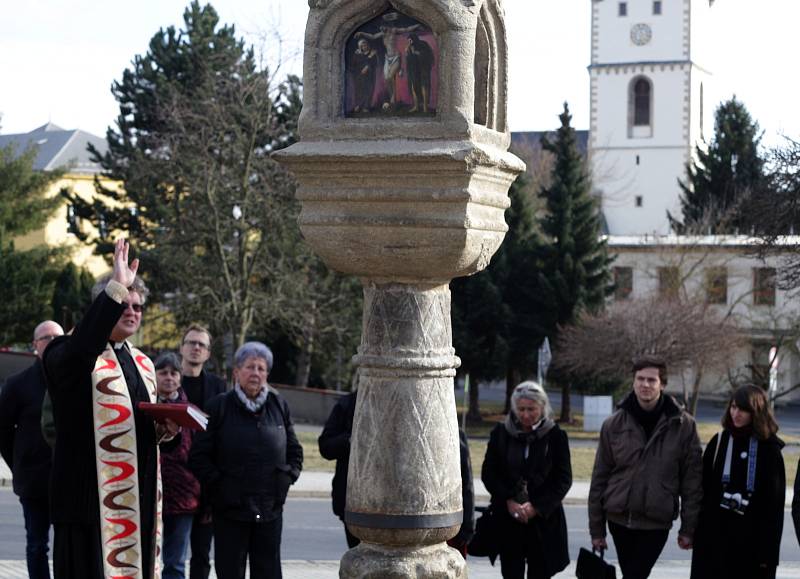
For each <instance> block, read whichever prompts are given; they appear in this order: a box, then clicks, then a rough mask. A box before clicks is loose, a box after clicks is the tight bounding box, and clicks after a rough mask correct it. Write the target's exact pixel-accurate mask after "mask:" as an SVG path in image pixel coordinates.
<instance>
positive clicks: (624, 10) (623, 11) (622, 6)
mask: <svg viewBox="0 0 800 579" xmlns="http://www.w3.org/2000/svg"><path fill="white" fill-rule="evenodd" d="M619 15H620V16H627V15H628V3H627V2H620V3H619Z"/></svg>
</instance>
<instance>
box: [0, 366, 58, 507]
mask: <svg viewBox="0 0 800 579" xmlns="http://www.w3.org/2000/svg"><path fill="white" fill-rule="evenodd" d="M46 390H47V386H46V384H45V379H44V368H43V366H42V363H41V361H40V360H39V359H38V358H37V360H36V361H35V362H34V363H33V365H32V366H31V367H30V368H28V369H27V370H23V371H22V372H20V373H18V374H15V375H13V376H11V377H10V378H9V379H8V380H7V381H6V384H5V386H3V389H2V391H0V454H2V456H3V459H4V460H5V461H6V463H7V464H8V466H9V467H10V468H11V472H12V474H13V475H14V479H13V484H14V492H15V493H17V494H18V495H19V496H20V497H23V498H46V497H47V482H48V480H49V479H50V465H51V450H50V447H49V446H48V445H47V443H46V442H45V440H44V438H43V437H42V429H41V427H40V422H41V417H42V399H43V398H44V393H45V391H46Z"/></svg>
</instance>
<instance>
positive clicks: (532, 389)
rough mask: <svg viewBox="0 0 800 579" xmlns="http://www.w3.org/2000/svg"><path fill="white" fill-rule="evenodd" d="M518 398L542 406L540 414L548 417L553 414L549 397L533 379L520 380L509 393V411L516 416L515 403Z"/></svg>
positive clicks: (517, 401)
mask: <svg viewBox="0 0 800 579" xmlns="http://www.w3.org/2000/svg"><path fill="white" fill-rule="evenodd" d="M520 400H532V401H533V402H536V403H537V404H539V405H540V406H541V407H542V415H543V416H544V417H545V418H550V417H551V416H552V415H553V408H552V407H551V406H550V399H549V398H548V397H547V392H545V391H544V388H542V386H541V384H539V383H538V382H534V381H533V380H526V381H525V382H520V383H519V384H517V387H516V388H514V392H513V393H512V394H511V411H512V412H513V413H514V416H517V404H518V403H519V401H520Z"/></svg>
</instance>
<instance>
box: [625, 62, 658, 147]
mask: <svg viewBox="0 0 800 579" xmlns="http://www.w3.org/2000/svg"><path fill="white" fill-rule="evenodd" d="M652 109H653V83H652V82H651V81H650V79H649V78H647V77H645V76H637V77H635V78H634V79H633V80H632V81H631V84H630V87H629V91H628V136H630V137H633V138H639V137H651V136H652V135H653V130H652V127H653V111H652Z"/></svg>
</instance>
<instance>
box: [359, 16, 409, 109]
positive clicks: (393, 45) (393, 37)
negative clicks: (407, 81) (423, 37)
mask: <svg viewBox="0 0 800 579" xmlns="http://www.w3.org/2000/svg"><path fill="white" fill-rule="evenodd" d="M392 15H394V16H392ZM396 18H397V13H396V12H395V13H391V12H390V13H389V14H386V15H384V17H383V19H384V20H385V21H391V20H395V19H396ZM419 27H420V25H419V24H413V25H411V26H406V27H403V28H400V27H397V26H388V25H384V26H381V27H380V30H379V32H375V33H372V34H371V33H368V32H356V33H355V38H367V39H369V40H378V39H382V40H383V46H384V48H385V49H386V55H385V56H384V61H383V78H384V80H385V81H386V87H387V88H388V90H389V100H388V101H386V102H384V103H383V107H382V108H383V110H385V111H388V110H389V109H390V108H394V107H395V105H396V104H397V76H398V75H399V74H400V71H401V69H400V51H399V50H398V48H397V37H398V36H399V35H401V34H408V33H410V32H413V31H415V30H417V29H418V28H419Z"/></svg>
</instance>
